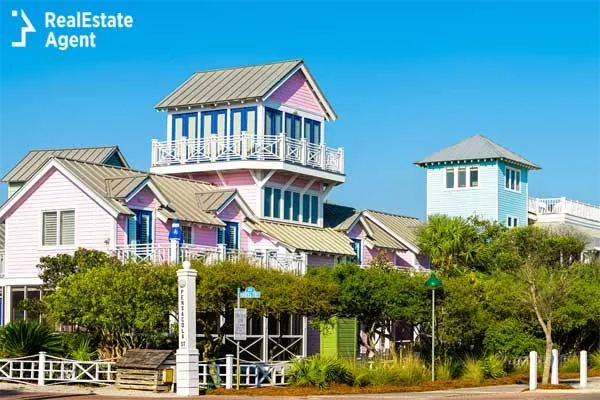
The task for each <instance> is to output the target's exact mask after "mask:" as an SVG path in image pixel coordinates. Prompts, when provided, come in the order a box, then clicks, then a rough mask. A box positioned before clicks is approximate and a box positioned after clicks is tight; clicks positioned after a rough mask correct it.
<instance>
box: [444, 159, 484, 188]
mask: <svg viewBox="0 0 600 400" xmlns="http://www.w3.org/2000/svg"><path fill="white" fill-rule="evenodd" d="M460 168H464V169H465V186H463V187H459V186H458V170H459V169H460ZM472 168H476V169H477V186H471V169H472ZM450 169H451V170H452V171H453V174H454V181H453V185H452V187H451V188H449V187H448V170H450ZM480 171H481V166H480V165H479V164H471V165H469V164H464V165H457V166H445V167H442V173H443V175H444V179H443V180H444V184H443V187H442V191H444V192H451V191H456V190H460V191H469V190H479V189H480V188H481V186H480V179H479V176H480Z"/></svg>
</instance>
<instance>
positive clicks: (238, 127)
mask: <svg viewBox="0 0 600 400" xmlns="http://www.w3.org/2000/svg"><path fill="white" fill-rule="evenodd" d="M242 133H245V134H246V143H242ZM255 134H256V108H255V107H244V108H236V109H233V110H231V127H230V130H229V137H230V141H231V142H232V144H233V152H234V154H233V156H237V155H238V154H239V155H240V156H243V157H244V158H245V157H247V156H248V154H252V153H253V152H254V149H253V146H252V144H253V143H254V135H255ZM242 148H245V151H246V154H242Z"/></svg>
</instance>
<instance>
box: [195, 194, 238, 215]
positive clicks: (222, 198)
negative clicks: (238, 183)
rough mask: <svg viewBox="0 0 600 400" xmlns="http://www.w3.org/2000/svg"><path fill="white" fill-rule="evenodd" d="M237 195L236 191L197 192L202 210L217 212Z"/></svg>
mask: <svg viewBox="0 0 600 400" xmlns="http://www.w3.org/2000/svg"><path fill="white" fill-rule="evenodd" d="M236 193H237V191H236V190H235V189H217V190H207V191H206V192H197V193H196V201H197V203H198V207H200V208H201V209H203V210H205V211H211V212H216V211H218V210H219V209H220V208H221V207H223V205H224V204H225V203H226V202H227V201H229V199H231V197H233V196H235V194H236Z"/></svg>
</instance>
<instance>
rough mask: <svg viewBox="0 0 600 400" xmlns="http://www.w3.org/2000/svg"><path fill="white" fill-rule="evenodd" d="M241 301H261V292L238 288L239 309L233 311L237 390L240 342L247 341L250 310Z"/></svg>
mask: <svg viewBox="0 0 600 400" xmlns="http://www.w3.org/2000/svg"><path fill="white" fill-rule="evenodd" d="M240 299H260V292H257V291H256V289H254V288H253V287H252V286H249V287H247V288H246V289H244V291H243V292H242V291H241V290H240V288H237V308H236V309H235V310H233V340H235V341H236V343H237V344H236V348H237V349H236V350H237V372H236V375H237V379H236V385H235V388H236V389H239V388H240V340H246V331H247V329H248V326H247V324H248V310H246V309H245V308H241V307H240Z"/></svg>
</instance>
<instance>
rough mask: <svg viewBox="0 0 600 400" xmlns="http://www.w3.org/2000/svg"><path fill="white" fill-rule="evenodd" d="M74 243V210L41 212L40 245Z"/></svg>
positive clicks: (69, 244) (68, 244) (66, 244)
mask: <svg viewBox="0 0 600 400" xmlns="http://www.w3.org/2000/svg"><path fill="white" fill-rule="evenodd" d="M74 244H75V211H74V210H63V211H45V212H43V213H42V246H57V245H58V246H71V245H74Z"/></svg>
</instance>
